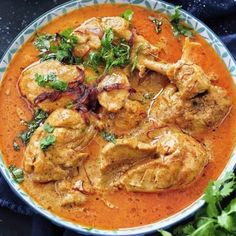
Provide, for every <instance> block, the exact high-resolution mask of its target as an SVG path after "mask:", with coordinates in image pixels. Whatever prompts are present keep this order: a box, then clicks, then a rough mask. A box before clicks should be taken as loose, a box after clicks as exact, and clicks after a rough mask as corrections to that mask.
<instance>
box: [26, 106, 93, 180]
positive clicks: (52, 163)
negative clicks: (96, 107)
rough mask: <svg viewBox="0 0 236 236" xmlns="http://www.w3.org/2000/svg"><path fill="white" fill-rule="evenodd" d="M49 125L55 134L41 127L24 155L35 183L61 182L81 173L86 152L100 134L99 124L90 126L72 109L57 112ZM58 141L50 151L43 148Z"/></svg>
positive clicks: (49, 121)
mask: <svg viewBox="0 0 236 236" xmlns="http://www.w3.org/2000/svg"><path fill="white" fill-rule="evenodd" d="M45 124H49V125H50V126H52V127H53V128H54V130H53V131H52V132H51V133H48V132H47V131H46V130H45V129H44V125H43V126H40V127H39V128H38V129H37V130H36V131H35V132H34V134H33V136H32V137H31V139H30V142H29V144H28V146H27V148H26V151H25V153H24V169H25V171H26V172H27V173H28V174H30V175H31V178H32V180H33V181H35V182H41V183H44V182H49V181H55V180H61V179H63V178H65V177H66V176H68V175H72V176H73V175H74V173H75V174H76V173H77V168H78V167H79V166H80V165H81V163H82V162H83V160H84V159H85V158H86V157H87V156H88V154H87V153H83V152H82V151H81V149H83V148H84V147H85V146H86V145H87V144H88V143H89V142H90V141H91V139H92V138H93V137H94V135H95V134H96V127H97V123H96V121H94V122H93V123H92V122H90V125H89V126H88V125H86V123H85V121H84V119H83V118H82V117H81V115H80V114H79V113H78V112H76V111H73V110H69V109H62V108H61V109H57V110H55V111H54V112H53V113H51V115H50V116H49V117H48V118H47V120H46V121H45ZM49 135H50V136H53V137H55V143H53V144H52V145H51V146H49V147H48V148H47V149H46V150H43V149H42V148H41V147H40V143H41V140H42V139H44V138H45V137H48V136H49Z"/></svg>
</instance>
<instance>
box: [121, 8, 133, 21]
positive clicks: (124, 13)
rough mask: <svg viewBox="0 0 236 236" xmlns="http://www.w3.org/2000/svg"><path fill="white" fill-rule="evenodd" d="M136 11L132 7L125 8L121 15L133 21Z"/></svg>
mask: <svg viewBox="0 0 236 236" xmlns="http://www.w3.org/2000/svg"><path fill="white" fill-rule="evenodd" d="M133 14H134V12H133V11H132V10H130V9H127V10H125V11H124V12H123V13H122V14H121V15H120V16H121V17H123V18H124V19H125V20H127V21H131V20H132V17H133Z"/></svg>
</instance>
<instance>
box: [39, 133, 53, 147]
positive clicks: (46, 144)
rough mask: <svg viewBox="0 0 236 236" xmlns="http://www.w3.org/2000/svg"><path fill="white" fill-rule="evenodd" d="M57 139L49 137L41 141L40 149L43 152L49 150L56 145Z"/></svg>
mask: <svg viewBox="0 0 236 236" xmlns="http://www.w3.org/2000/svg"><path fill="white" fill-rule="evenodd" d="M55 142H56V137H55V136H54V135H48V136H46V137H44V138H43V139H41V140H40V148H41V149H42V150H46V149H48V148H49V147H50V146H51V145H53V144H55Z"/></svg>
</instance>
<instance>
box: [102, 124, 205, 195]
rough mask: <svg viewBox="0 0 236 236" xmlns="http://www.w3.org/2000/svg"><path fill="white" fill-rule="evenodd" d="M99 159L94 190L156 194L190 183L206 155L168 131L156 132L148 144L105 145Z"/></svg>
mask: <svg viewBox="0 0 236 236" xmlns="http://www.w3.org/2000/svg"><path fill="white" fill-rule="evenodd" d="M99 158H100V159H101V161H100V163H101V181H100V183H99V184H98V188H105V189H112V188H114V187H120V188H125V189H126V190H127V191H137V192H157V191H163V190H165V189H169V188H179V187H184V186H186V185H188V184H189V183H191V182H192V181H193V180H194V179H196V178H197V177H198V176H199V174H200V173H201V172H202V170H203V169H204V167H205V166H206V165H207V163H208V160H209V155H208V153H207V151H206V149H205V148H204V147H203V146H202V145H201V144H200V143H199V142H197V141H196V140H195V139H193V138H192V137H190V136H188V135H186V134H184V133H182V132H181V131H180V130H178V129H176V128H171V127H168V128H163V129H160V130H159V131H157V133H156V137H155V139H154V141H153V142H152V143H143V142H139V141H137V140H136V139H124V140H118V141H117V143H116V144H111V143H109V144H107V145H106V146H105V147H104V148H103V150H102V151H101V153H100V157H99Z"/></svg>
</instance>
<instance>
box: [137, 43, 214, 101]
mask: <svg viewBox="0 0 236 236" xmlns="http://www.w3.org/2000/svg"><path fill="white" fill-rule="evenodd" d="M194 47H199V44H198V43H194V42H191V43H190V42H189V39H186V40H185V45H184V47H183V56H182V58H181V59H180V60H179V61H178V62H176V63H175V64H165V63H161V62H156V61H154V60H150V59H149V58H144V59H143V60H142V64H143V66H145V67H146V68H148V69H150V70H153V71H156V72H159V73H161V74H164V75H166V76H167V77H168V78H169V79H170V80H171V81H172V82H173V83H174V84H175V85H176V86H177V88H178V90H179V92H180V96H181V97H182V98H184V99H188V98H193V97H194V96H196V95H197V94H200V93H203V92H205V91H206V90H207V89H208V88H209V86H210V78H209V77H208V76H207V75H206V74H205V73H204V71H203V70H202V68H201V67H200V66H198V65H196V64H194V63H192V62H191V59H188V57H190V54H191V50H194Z"/></svg>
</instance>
